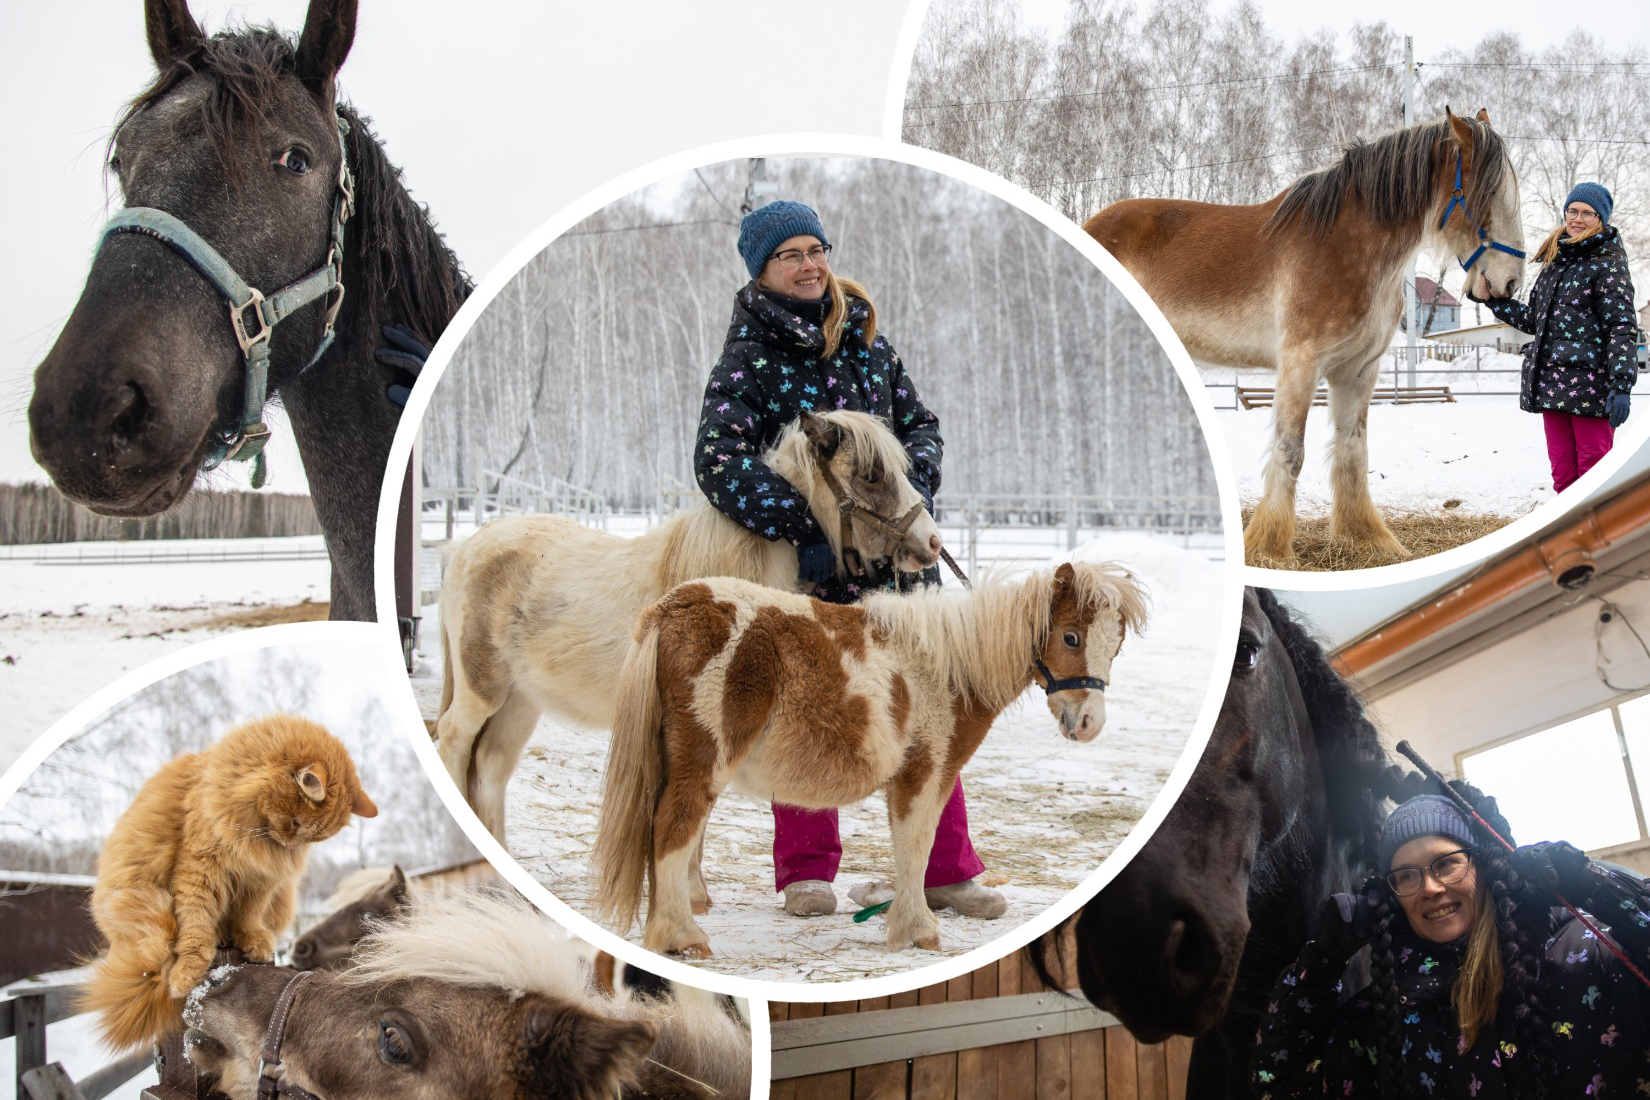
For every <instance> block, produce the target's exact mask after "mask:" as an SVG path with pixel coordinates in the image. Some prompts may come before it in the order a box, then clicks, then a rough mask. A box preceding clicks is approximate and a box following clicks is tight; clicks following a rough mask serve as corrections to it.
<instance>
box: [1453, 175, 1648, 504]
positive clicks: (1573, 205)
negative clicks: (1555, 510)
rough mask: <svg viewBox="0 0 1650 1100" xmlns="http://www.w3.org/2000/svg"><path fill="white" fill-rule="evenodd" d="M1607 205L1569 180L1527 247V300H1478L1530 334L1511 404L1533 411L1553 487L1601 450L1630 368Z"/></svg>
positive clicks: (1621, 275) (1620, 252)
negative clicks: (1532, 263)
mask: <svg viewBox="0 0 1650 1100" xmlns="http://www.w3.org/2000/svg"><path fill="white" fill-rule="evenodd" d="M1613 205H1614V203H1613V200H1612V199H1611V197H1610V192H1609V191H1607V190H1605V189H1604V188H1603V187H1602V186H1600V185H1599V184H1596V183H1578V184H1576V185H1575V187H1574V188H1573V189H1572V190H1571V191H1570V194H1569V197H1568V198H1566V199H1565V200H1564V224H1563V225H1560V226H1559V227H1558V228H1557V229H1555V230H1553V231H1552V233H1550V234H1549V235H1548V236H1547V239H1546V240H1545V241H1544V242H1542V244H1541V247H1540V248H1538V249H1537V250H1536V254H1535V259H1536V262H1537V263H1539V264H1542V265H1543V266H1542V269H1541V273H1540V274H1539V275H1537V276H1536V279H1535V284H1534V285H1533V286H1532V287H1531V288H1530V300H1529V302H1528V303H1524V302H1520V301H1518V300H1516V299H1513V298H1492V299H1486V300H1483V304H1484V305H1487V306H1489V307H1490V312H1492V313H1494V314H1495V315H1496V317H1498V318H1500V319H1501V320H1502V321H1505V322H1506V323H1507V324H1509V325H1511V326H1513V327H1514V328H1516V329H1518V330H1519V331H1521V332H1527V333H1529V334H1530V335H1531V336H1532V337H1533V339H1532V340H1531V341H1530V342H1529V343H1528V344H1526V345H1524V373H1523V379H1522V382H1521V384H1520V386H1519V407H1520V408H1522V409H1523V410H1524V411H1525V412H1539V413H1541V415H1542V421H1543V424H1544V426H1545V428H1546V433H1547V457H1548V460H1549V461H1550V462H1551V464H1552V471H1553V489H1554V491H1555V492H1556V491H1561V490H1563V489H1565V488H1566V487H1567V486H1569V485H1570V483H1572V482H1573V481H1575V480H1576V478H1578V477H1580V476H1581V475H1582V474H1584V473H1586V472H1587V471H1588V470H1589V469H1591V468H1592V467H1593V465H1594V463H1596V462H1597V461H1598V460H1599V459H1600V458H1602V457H1603V456H1604V455H1605V454H1607V453H1608V452H1609V450H1610V445H1611V443H1612V442H1613V441H1614V437H1615V429H1617V428H1619V427H1621V425H1622V423H1623V422H1625V421H1626V419H1627V410H1628V403H1629V394H1630V392H1631V391H1632V389H1633V383H1634V381H1635V380H1636V379H1637V376H1638V369H1637V363H1636V345H1637V339H1638V336H1637V334H1638V321H1637V319H1636V318H1635V317H1634V315H1633V282H1632V279H1631V278H1630V277H1629V276H1628V273H1627V253H1626V251H1625V250H1624V249H1623V248H1622V242H1621V234H1620V233H1619V232H1618V231H1617V230H1616V227H1615V226H1613V225H1611V224H1610V212H1611V208H1612V206H1613Z"/></svg>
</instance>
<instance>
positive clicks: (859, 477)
mask: <svg viewBox="0 0 1650 1100" xmlns="http://www.w3.org/2000/svg"><path fill="white" fill-rule="evenodd" d="M763 461H765V462H766V463H767V464H768V465H769V466H771V467H772V468H773V470H774V472H775V473H777V474H778V475H779V476H780V477H782V478H784V479H785V480H786V481H787V482H789V483H790V484H791V485H792V486H794V487H795V488H796V490H797V492H799V493H800V494H801V495H802V496H803V497H804V498H805V499H806V500H807V501H808V503H809V508H810V510H811V511H812V512H813V515H814V518H815V519H816V520H818V521H819V525H820V527H821V528H822V529H823V530H824V532H825V535H826V538H828V539H829V540H830V544H831V550H832V552H833V553H834V554H835V555H836V561H837V570H838V572H839V573H840V572H843V571H844V568H843V565H842V548H843V547H844V545H851V546H853V547H855V548H856V549H857V551H858V552H859V553H860V554H862V555H863V557H864V559H865V560H867V561H871V560H876V559H882V558H891V559H893V562H894V565H895V567H896V568H898V569H900V570H901V571H904V572H913V573H914V572H918V571H920V570H922V569H926V568H927V567H928V566H930V565H933V564H934V563H935V562H936V561H938V560H939V553H940V545H941V544H940V533H939V528H938V527H936V526H935V524H934V520H933V517H931V516H930V515H928V513H927V512H926V511H925V510H924V508H923V503H922V496H921V495H920V494H919V493H918V492H917V490H916V489H915V488H913V487H912V485H911V483H910V482H909V481H907V480H906V477H905V474H906V471H907V469H908V468H909V465H910V458H909V456H908V455H907V454H906V453H905V449H904V448H903V447H901V446H900V442H899V440H898V439H897V438H896V437H895V436H894V433H893V432H892V431H890V430H889V428H888V426H887V424H886V423H884V422H883V421H882V420H879V419H878V418H876V417H874V416H871V415H869V414H867V413H860V412H846V411H836V412H827V413H821V414H818V415H815V414H812V413H804V414H803V415H802V416H801V418H799V419H798V420H797V421H796V422H795V423H793V424H791V425H789V426H788V427H786V429H785V430H784V431H783V432H782V433H781V434H780V436H779V439H778V440H777V441H776V442H775V443H774V446H773V449H772V450H770V451H769V452H768V453H767V454H765V455H764V456H763ZM844 496H846V497H848V498H851V499H852V500H853V501H854V502H855V507H854V509H853V510H852V515H851V517H850V518H849V519H847V520H844V519H843V513H842V511H841V506H842V504H843V503H844ZM913 508H914V509H915V512H914V513H913V512H912V509H913ZM867 513H870V514H867ZM877 516H881V517H886V519H883V520H879V519H877V518H876V517H877ZM906 519H909V520H910V522H909V524H908V525H905V520H906ZM889 520H892V521H894V522H891V523H890V522H888V521H889ZM902 525H904V530H903V532H902V531H901V530H900V527H901V526H902ZM845 540H851V541H845ZM706 576H736V577H743V578H745V579H747V580H752V581H756V582H759V583H761V584H765V585H768V586H770V587H773V588H784V589H794V588H795V587H796V585H797V561H796V548H795V547H793V546H792V545H791V544H790V543H788V542H786V541H784V540H783V539H781V540H779V541H777V542H770V541H769V540H767V539H764V538H762V537H761V536H760V535H758V534H756V533H755V532H754V531H750V530H747V529H746V528H744V527H741V526H740V525H739V524H737V523H735V522H734V521H733V520H731V519H729V518H728V517H726V516H724V515H723V514H722V513H721V512H718V511H717V510H716V509H715V508H714V507H712V506H711V504H710V502H709V501H705V500H701V501H699V502H697V503H695V504H694V505H693V506H691V507H689V508H686V509H684V510H683V511H681V512H679V513H677V514H676V515H674V516H672V517H671V518H670V519H668V520H666V521H665V522H664V523H662V524H660V525H659V526H658V527H655V528H653V529H652V530H651V531H648V532H647V533H646V534H644V535H641V536H640V537H637V538H623V537H620V536H618V535H611V534H608V533H607V532H605V531H597V530H593V529H591V528H588V527H585V526H583V525H581V524H579V523H576V522H574V521H573V520H571V519H567V518H565V517H562V516H551V515H535V516H515V517H510V518H507V519H499V520H494V521H493V522H492V523H489V524H487V525H486V526H484V527H482V528H481V530H479V531H477V532H476V534H475V535H474V536H473V537H471V538H470V539H468V540H467V541H466V542H464V543H463V544H462V545H460V546H459V547H458V549H457V550H456V551H455V552H454V553H453V556H452V560H451V561H450V562H449V563H448V567H447V576H446V580H445V581H444V582H443V583H442V586H441V643H442V645H441V649H442V687H441V716H440V718H439V719H438V721H437V723H436V736H437V738H438V739H439V741H440V746H439V747H440V754H441V760H442V762H443V763H444V764H446V766H447V772H448V774H449V775H451V776H452V777H453V782H454V783H456V784H458V789H459V790H461V791H463V792H465V797H466V798H468V799H469V802H470V805H471V806H472V807H474V808H475V811H476V815H477V816H478V817H480V818H481V821H482V823H483V824H484V825H486V826H487V828H488V830H489V831H491V832H492V834H493V835H494V836H495V837H498V838H499V840H500V841H501V842H502V841H503V839H504V789H505V785H506V784H507V783H508V782H509V779H510V773H511V772H512V771H514V770H515V766H516V761H517V760H518V759H519V758H520V756H521V750H522V749H523V748H524V747H525V746H526V744H527V741H528V739H529V738H530V737H531V736H532V733H533V727H534V725H535V724H537V722H538V719H539V715H540V713H542V712H543V711H547V710H548V711H551V712H553V713H555V714H558V715H560V716H561V717H563V718H565V719H568V720H570V721H573V722H577V723H579V724H581V725H585V726H591V727H594V728H597V729H611V728H612V726H613V716H614V701H615V688H614V687H611V686H609V685H615V684H616V683H617V680H616V673H617V672H618V669H619V667H620V666H621V665H622V664H623V663H624V658H625V651H626V649H627V647H628V646H629V644H630V635H631V631H632V629H633V627H634V624H635V621H636V616H637V615H638V614H639V613H640V612H641V610H642V609H643V608H644V607H646V606H647V605H649V604H651V603H652V602H653V601H655V600H657V599H658V598H659V597H660V596H662V595H664V594H665V592H667V591H669V589H670V588H671V587H673V586H674V585H677V584H680V583H682V582H683V581H687V580H692V579H694V578H696V577H706Z"/></svg>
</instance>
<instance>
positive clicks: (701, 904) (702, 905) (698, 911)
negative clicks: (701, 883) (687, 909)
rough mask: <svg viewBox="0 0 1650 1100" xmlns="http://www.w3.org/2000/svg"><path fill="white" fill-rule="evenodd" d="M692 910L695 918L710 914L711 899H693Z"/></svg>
mask: <svg viewBox="0 0 1650 1100" xmlns="http://www.w3.org/2000/svg"><path fill="white" fill-rule="evenodd" d="M691 908H692V909H693V915H694V916H696V917H702V916H704V915H705V914H706V913H708V912H710V899H709V898H694V899H693V905H692V907H691Z"/></svg>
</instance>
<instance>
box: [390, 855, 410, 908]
mask: <svg viewBox="0 0 1650 1100" xmlns="http://www.w3.org/2000/svg"><path fill="white" fill-rule="evenodd" d="M389 890H390V897H392V898H394V899H395V904H397V905H399V906H403V907H405V906H406V905H407V904H408V903H409V902H410V901H412V896H411V895H410V894H408V893H407V872H405V871H403V870H402V869H401V864H399V863H397V864H396V865H395V866H394V867H392V868H391V869H390V881H389Z"/></svg>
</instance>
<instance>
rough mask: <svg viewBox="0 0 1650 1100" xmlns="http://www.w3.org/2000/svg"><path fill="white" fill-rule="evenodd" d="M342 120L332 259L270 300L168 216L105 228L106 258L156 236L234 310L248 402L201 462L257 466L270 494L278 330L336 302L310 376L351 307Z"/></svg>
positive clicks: (145, 213)
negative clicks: (346, 305) (270, 413)
mask: <svg viewBox="0 0 1650 1100" xmlns="http://www.w3.org/2000/svg"><path fill="white" fill-rule="evenodd" d="M336 118H337V121H338V186H337V189H336V191H335V192H334V194H333V200H332V229H331V232H330V235H329V240H328V246H327V258H326V262H325V263H323V264H322V265H321V266H320V267H319V268H317V269H316V270H314V271H312V272H310V273H309V274H308V275H305V276H304V277H303V278H301V279H299V280H297V281H296V282H293V283H289V284H287V285H286V286H284V287H282V288H281V289H280V290H277V291H274V292H273V293H271V294H267V295H266V294H264V293H263V292H262V291H260V290H258V288H256V287H254V286H250V285H248V284H247V282H246V281H245V280H244V279H242V278H241V277H240V276H239V275H237V274H236V273H235V269H234V268H233V267H231V266H230V264H229V261H228V260H225V259H224V258H223V256H222V254H220V253H219V252H218V250H217V249H215V248H213V247H212V246H211V245H210V244H208V243H207V242H206V239H205V238H204V237H202V236H201V235H200V234H199V233H196V232H195V231H194V230H193V229H190V228H189V227H188V226H187V225H185V224H184V223H183V222H182V221H181V220H179V219H178V218H176V217H173V216H172V215H171V214H168V213H167V212H166V211H164V210H156V209H154V208H153V207H148V206H133V207H128V208H127V209H125V210H122V211H121V212H120V213H119V214H116V215H115V216H114V217H113V218H111V219H110V220H109V224H107V225H105V226H104V227H103V235H102V237H101V238H99V240H98V250H99V251H102V249H103V246H104V245H105V244H107V243H108V242H109V238H110V237H113V236H115V235H116V234H118V233H138V234H142V235H143V236H146V237H153V238H154V239H155V240H157V241H160V242H162V243H163V244H166V245H168V246H169V247H171V249H172V250H173V251H174V252H176V253H178V254H179V255H180V256H182V257H183V258H184V259H186V260H188V261H189V263H190V265H191V266H192V267H194V269H195V270H196V271H198V272H200V274H201V276H202V277H203V278H205V279H206V281H207V282H209V283H211V284H212V286H213V288H214V289H216V290H217V292H218V294H219V295H220V296H221V297H222V298H223V300H224V302H225V304H227V305H228V307H229V327H230V329H231V330H232V331H233V332H234V333H235V342H236V343H238V344H240V346H241V355H242V357H243V358H244V360H245V366H246V389H245V394H244V396H243V398H242V401H241V417H240V423H239V424H238V425H237V426H236V427H235V428H233V429H231V430H228V431H220V432H216V433H214V434H215V436H216V439H215V440H214V442H213V445H212V449H211V450H209V451H208V452H207V454H206V457H205V458H204V459H202V461H201V468H202V469H204V470H215V469H217V468H218V467H219V466H221V465H222V464H223V463H225V462H227V461H230V460H234V461H237V462H245V461H248V460H252V462H253V468H252V487H253V488H254V489H261V488H263V485H264V478H265V473H266V466H265V461H264V454H263V450H264V444H265V443H267V442H268V441H269V427H268V425H266V424H265V423H264V421H263V411H264V404H265V402H266V401H267V400H268V396H269V340H270V337H271V335H272V334H273V333H274V331H275V326H276V325H277V324H279V323H280V322H281V321H283V320H285V319H286V318H287V317H290V316H291V315H292V314H293V313H295V312H297V311H298V310H299V309H300V308H302V307H303V306H306V305H308V304H309V303H311V302H313V301H315V300H316V299H317V298H322V297H326V296H328V295H332V296H333V298H332V301H330V302H329V303H327V310H326V316H325V318H324V320H323V323H322V328H321V343H320V345H319V346H318V347H317V348H316V349H315V354H314V355H312V356H310V359H309V362H308V363H306V364H304V368H303V369H304V370H308V369H309V368H310V367H312V366H314V365H315V362H316V360H318V359H320V358H321V356H322V355H323V354H324V353H325V352H326V350H327V348H329V347H331V346H332V338H333V325H334V323H335V322H336V321H337V319H338V307H339V306H341V305H343V302H344V223H345V222H347V221H349V218H350V215H351V214H352V213H354V212H355V178H354V176H352V175H351V174H350V170H349V157H348V154H347V153H346V152H345V150H344V135H345V134H346V133H348V132H349V123H347V122H345V121H344V116H342V115H337V116H336Z"/></svg>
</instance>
